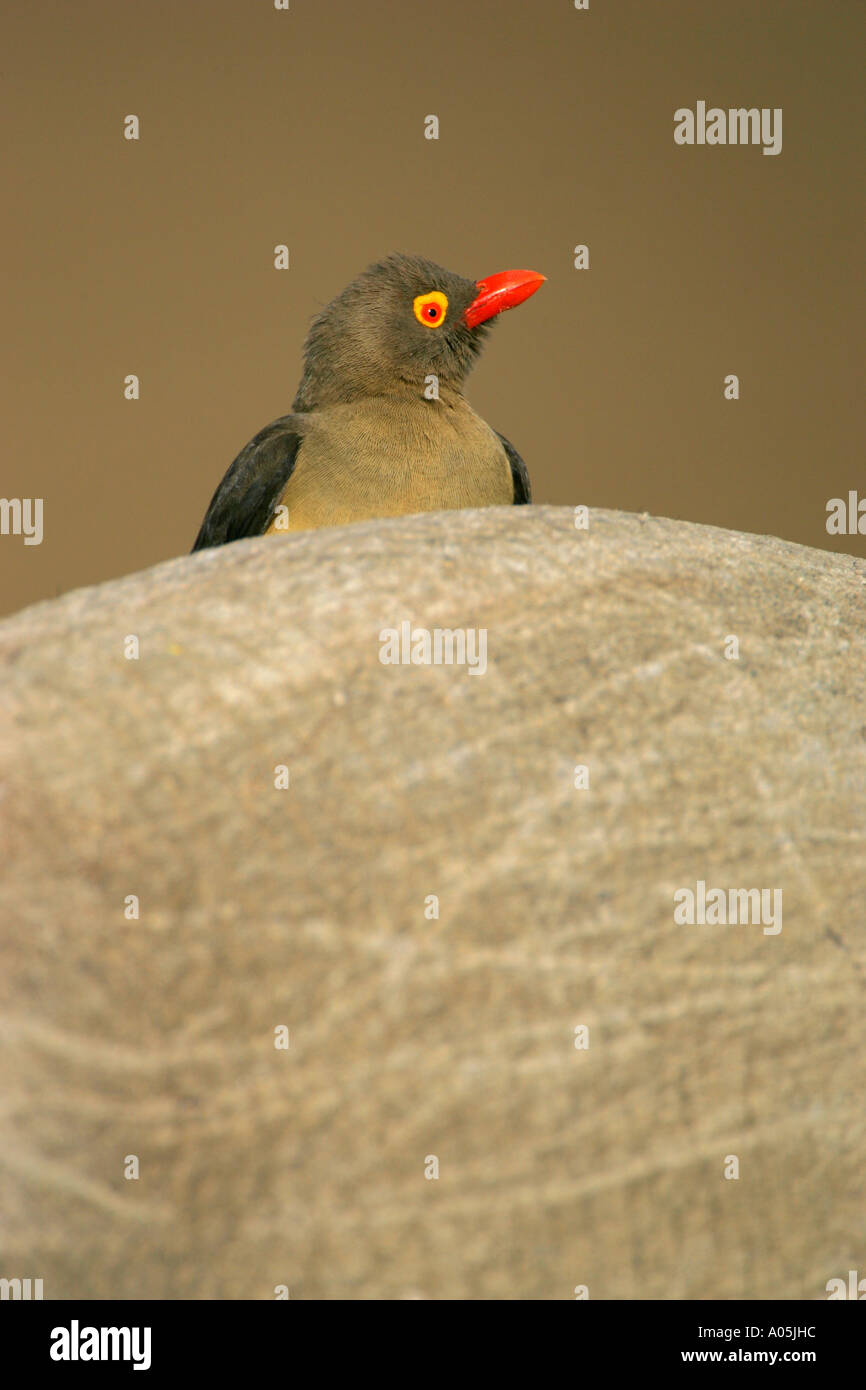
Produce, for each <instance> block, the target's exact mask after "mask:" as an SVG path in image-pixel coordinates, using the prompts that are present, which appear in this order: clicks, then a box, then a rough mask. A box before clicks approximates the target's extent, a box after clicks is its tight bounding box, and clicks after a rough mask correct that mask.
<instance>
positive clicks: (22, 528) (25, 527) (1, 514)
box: [0, 497, 42, 545]
mask: <svg viewBox="0 0 866 1390" xmlns="http://www.w3.org/2000/svg"><path fill="white" fill-rule="evenodd" d="M22 535H23V537H24V544H25V545H41V544H42V498H41V497H0V536H22Z"/></svg>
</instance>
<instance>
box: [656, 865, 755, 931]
mask: <svg viewBox="0 0 866 1390" xmlns="http://www.w3.org/2000/svg"><path fill="white" fill-rule="evenodd" d="M695 888H696V891H695V892H694V893H693V892H692V890H691V888H678V889H677V890H676V892H675V893H674V903H675V904H676V906H675V907H674V921H675V922H676V924H677V926H691V927H694V926H699V927H704V926H709V927H712V926H723V927H724V926H727V925H728V924H730V925H731V926H747V925H748V924H749V923H752V924H753V925H758V926H761V925H763V926H764V935H765V936H778V934H779V932H780V931H781V930H782V890H781V888H772V889H771V888H729V889H728V891H727V892H725V890H724V888H711V889H710V890H709V892H708V891H707V885H706V883H705V882H704V880H703V879H702V878H699V879H698V881H697V884H696V885H695ZM771 893H772V895H773V897H772V903H773V910H772V912H771V911H770V894H771Z"/></svg>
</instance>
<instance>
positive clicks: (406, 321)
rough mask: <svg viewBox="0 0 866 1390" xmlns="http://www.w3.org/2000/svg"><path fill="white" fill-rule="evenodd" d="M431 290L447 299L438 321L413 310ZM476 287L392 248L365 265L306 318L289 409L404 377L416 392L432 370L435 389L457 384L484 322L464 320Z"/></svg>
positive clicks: (351, 395) (376, 388) (479, 342)
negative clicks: (300, 368)
mask: <svg viewBox="0 0 866 1390" xmlns="http://www.w3.org/2000/svg"><path fill="white" fill-rule="evenodd" d="M431 290H438V291H440V292H441V293H442V294H444V295H445V296H446V297H447V300H448V309H447V312H446V315H445V318H444V320H443V322H442V324H441V325H440V326H439V327H438V328H429V327H427V325H426V324H423V323H419V322H418V319H417V318H416V317H415V313H414V309H413V302H414V300H415V298H416V297H417V296H418V295H422V294H426V293H428V292H429V291H431ZM477 293H478V289H477V285H476V282H475V281H474V280H467V279H464V278H463V276H460V275H455V274H454V273H453V272H452V271H450V270H445V269H444V268H443V267H442V266H440V265H437V264H436V263H435V261H429V260H427V259H426V258H425V257H423V256H410V255H403V254H400V253H394V254H393V255H391V256H388V257H387V258H386V259H385V260H383V261H378V262H377V263H376V264H374V265H371V266H368V267H367V269H366V270H365V271H363V272H362V273H361V274H360V275H359V276H358V277H357V279H355V280H353V281H352V283H351V284H350V285H347V286H346V288H345V289H344V290H343V291H342V292H341V293H340V294H338V295H337V297H336V299H333V300H332V301H331V303H330V304H329V305H328V306H327V307H326V308H325V309H323V310H322V312H321V313H320V314H319V315H318V316H317V317H316V318H315V319H314V320H313V323H312V326H311V328H310V331H309V334H308V336H307V341H306V344H305V346H304V373H303V376H302V378H301V384H300V386H299V387H298V392H297V395H296V396H295V400H294V404H293V406H292V409H293V410H296V411H308V410H315V409H320V408H321V407H323V406H326V405H332V404H336V403H338V402H344V401H349V400H353V399H357V398H358V397H360V396H376V395H387V394H389V393H390V392H392V391H394V390H395V389H400V387H401V385H406V384H408V385H410V386H413V387H417V389H418V391H419V392H421V391H423V389H424V382H425V378H426V377H428V376H429V375H431V374H433V375H435V376H436V377H437V378H438V381H439V384H440V389H441V387H442V386H445V387H446V388H451V389H452V390H458V391H459V390H460V388H461V386H462V383H463V381H464V380H465V378H466V376H467V374H468V373H469V371H470V369H471V368H472V366H473V364H474V362H475V359H476V358H477V356H478V354H479V352H480V351H481V348H482V346H483V343H484V339H485V337H486V335H487V332H488V330H489V328H490V323H489V322H488V323H484V324H480V325H479V326H478V327H477V328H469V327H467V325H466V323H465V322H464V320H463V314H464V312H465V310H466V309H467V308H468V306H469V305H470V304H471V303H472V300H473V299H474V298H475V296H476V295H477Z"/></svg>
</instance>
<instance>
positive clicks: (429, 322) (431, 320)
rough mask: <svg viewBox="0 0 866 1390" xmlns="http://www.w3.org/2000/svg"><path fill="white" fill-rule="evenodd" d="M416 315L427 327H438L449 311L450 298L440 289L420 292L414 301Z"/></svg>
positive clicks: (413, 306)
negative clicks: (424, 292) (425, 292)
mask: <svg viewBox="0 0 866 1390" xmlns="http://www.w3.org/2000/svg"><path fill="white" fill-rule="evenodd" d="M412 308H413V309H414V310H415V317H416V319H417V320H418V322H419V323H423V324H424V326H425V328H438V327H439V325H440V323H441V322H442V320H443V319H444V317H445V315H446V314H447V312H448V300H447V299H446V297H445V295H444V294H442V293H441V292H440V291H439V290H430V292H429V294H419V295H418V296H417V297H416V298H415V299H414V300H413V301H412Z"/></svg>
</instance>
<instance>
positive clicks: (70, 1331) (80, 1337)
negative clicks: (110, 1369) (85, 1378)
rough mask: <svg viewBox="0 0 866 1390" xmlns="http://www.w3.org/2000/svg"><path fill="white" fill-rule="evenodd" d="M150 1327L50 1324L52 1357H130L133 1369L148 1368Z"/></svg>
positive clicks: (116, 1359)
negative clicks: (59, 1325)
mask: <svg viewBox="0 0 866 1390" xmlns="http://www.w3.org/2000/svg"><path fill="white" fill-rule="evenodd" d="M150 1335H151V1329H150V1328H149V1327H79V1325H78V1319H77V1318H73V1319H72V1322H71V1323H70V1325H69V1327H52V1329H51V1346H50V1348H49V1351H50V1355H51V1360H52V1361H132V1362H133V1363H134V1364H133V1367H132V1369H133V1370H134V1371H148V1370H150Z"/></svg>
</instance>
